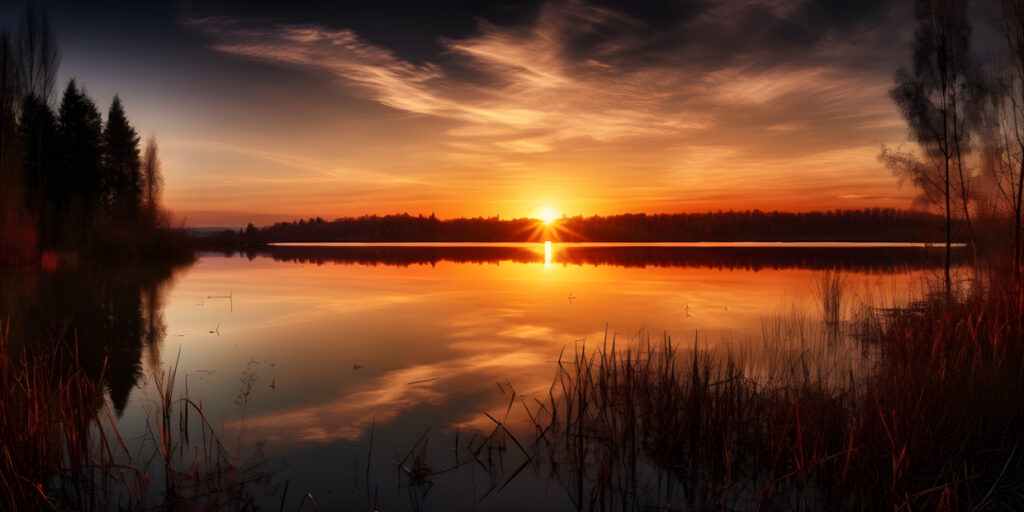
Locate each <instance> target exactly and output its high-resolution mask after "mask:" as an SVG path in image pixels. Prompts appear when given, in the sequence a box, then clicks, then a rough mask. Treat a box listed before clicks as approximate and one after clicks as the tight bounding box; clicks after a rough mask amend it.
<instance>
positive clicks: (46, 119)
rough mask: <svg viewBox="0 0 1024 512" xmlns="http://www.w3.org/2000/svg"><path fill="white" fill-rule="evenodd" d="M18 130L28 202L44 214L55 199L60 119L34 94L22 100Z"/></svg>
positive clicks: (32, 208)
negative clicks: (54, 189)
mask: <svg viewBox="0 0 1024 512" xmlns="http://www.w3.org/2000/svg"><path fill="white" fill-rule="evenodd" d="M18 132H19V134H20V135H21V145H22V169H21V170H22V176H21V182H22V183H23V184H24V187H25V203H26V204H27V206H28V208H29V210H30V211H32V212H34V213H36V214H42V213H43V211H44V210H46V208H47V206H48V205H50V204H52V203H53V202H54V198H53V197H52V195H51V192H52V190H53V186H54V181H55V173H56V171H57V170H56V164H57V162H56V155H55V154H54V153H55V150H56V146H57V118H56V116H54V114H53V110H52V109H51V108H50V106H49V105H47V104H46V102H44V101H43V100H41V99H40V98H39V97H38V96H36V95H34V94H29V95H28V96H25V99H24V100H23V101H22V102H21V116H20V117H19V118H18Z"/></svg>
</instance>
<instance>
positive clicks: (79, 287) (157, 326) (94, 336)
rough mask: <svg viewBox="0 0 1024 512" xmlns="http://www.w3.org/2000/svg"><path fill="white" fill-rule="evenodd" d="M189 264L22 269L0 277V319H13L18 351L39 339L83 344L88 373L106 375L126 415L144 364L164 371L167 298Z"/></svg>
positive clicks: (113, 398)
mask: <svg viewBox="0 0 1024 512" xmlns="http://www.w3.org/2000/svg"><path fill="white" fill-rule="evenodd" d="M186 266H187V264H172V263H154V264H148V265H136V266H98V265H88V264H84V263H83V264H75V265H71V266H65V267H63V268H59V269H57V270H54V271H42V270H41V269H38V268H35V267H20V268H18V269H16V271H13V272H3V273H0V314H2V315H3V316H4V317H5V318H9V319H10V342H11V344H12V346H14V347H17V346H20V345H23V344H27V343H33V342H34V341H35V340H36V339H38V338H40V337H63V338H64V339H67V340H69V341H75V342H77V348H78V352H79V357H80V360H81V362H82V364H83V366H84V368H85V369H86V370H87V371H88V372H89V373H90V374H92V375H94V376H96V377H97V378H98V377H99V376H100V375H102V377H103V381H104V385H105V386H106V390H107V393H108V395H109V398H110V401H111V404H112V405H113V406H114V410H115V411H116V413H117V414H118V415H119V416H120V415H121V414H122V413H123V412H124V410H125V406H126V405H127V403H128V397H129V394H130V392H131V390H132V389H133V388H134V387H135V386H136V385H137V384H138V383H139V381H140V379H141V377H142V376H143V364H145V365H147V366H148V368H149V369H154V368H158V367H159V365H160V349H161V345H162V342H163V341H164V338H165V336H166V334H167V324H166V321H165V318H164V305H165V302H164V300H165V297H166V293H167V290H168V289H169V288H170V286H171V285H172V282H173V279H172V277H173V275H174V274H175V272H176V271H177V270H179V269H181V268H184V267H186Z"/></svg>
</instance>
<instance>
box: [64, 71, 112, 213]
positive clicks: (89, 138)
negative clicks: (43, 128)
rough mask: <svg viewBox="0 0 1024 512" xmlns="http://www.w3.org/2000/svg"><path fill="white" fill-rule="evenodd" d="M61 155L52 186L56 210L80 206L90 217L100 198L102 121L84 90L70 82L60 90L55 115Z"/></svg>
mask: <svg viewBox="0 0 1024 512" xmlns="http://www.w3.org/2000/svg"><path fill="white" fill-rule="evenodd" d="M58 120H59V121H58V133H59V146H60V151H61V162H60V172H59V173H58V176H57V183H55V191H56V195H57V198H58V204H57V206H58V208H66V207H67V206H70V205H71V204H72V203H73V202H75V203H80V205H81V207H82V208H84V209H85V211H84V212H83V213H86V214H92V213H93V212H94V211H95V209H96V208H98V207H99V206H101V204H102V203H101V201H102V196H103V189H104V186H103V185H104V183H103V175H102V164H103V121H102V118H100V113H99V111H98V110H97V109H96V103H94V102H93V101H92V98H90V97H89V96H88V95H87V94H86V93H85V91H84V90H81V89H79V88H78V86H77V84H76V83H75V80H74V79H71V80H70V81H69V82H68V86H67V88H66V89H65V90H64V97H63V98H62V99H61V103H60V109H59V111H58Z"/></svg>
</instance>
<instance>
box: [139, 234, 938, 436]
mask: <svg viewBox="0 0 1024 512" xmlns="http://www.w3.org/2000/svg"><path fill="white" fill-rule="evenodd" d="M533 247H536V248H537V249H539V247H538V246H537V245H533ZM538 252H539V251H538ZM558 254H559V253H558V252H557V250H556V248H555V247H553V244H550V243H545V244H544V254H543V260H542V259H541V258H540V254H537V259H536V260H534V261H533V262H512V261H501V262H497V263H487V262H481V263H454V262H451V261H444V260H441V261H437V262H435V263H427V264H411V265H407V266H402V265H397V266H396V265H392V266H388V265H383V264H376V265H374V264H370V265H360V264H336V263H330V262H328V263H321V264H316V263H309V262H306V263H295V262H286V261H274V260H272V259H269V258H266V257H261V256H260V257H256V258H255V259H253V260H251V261H250V260H248V259H245V258H225V257H203V258H202V259H201V260H200V261H199V262H198V263H197V264H196V265H195V266H194V267H192V268H191V269H190V270H189V271H188V272H187V273H185V274H184V275H182V277H181V278H180V280H179V282H178V284H177V285H176V286H175V288H174V289H173V290H172V291H171V294H170V297H169V300H168V306H167V308H166V310H165V317H166V320H167V339H166V342H165V344H164V348H163V357H164V359H165V360H167V359H169V358H171V357H176V354H177V352H178V349H179V347H180V348H181V362H180V367H181V368H182V369H183V371H186V372H188V382H189V392H190V393H191V394H194V395H196V396H202V397H203V400H204V404H205V407H206V408H207V411H210V414H218V415H220V414H223V415H225V422H226V424H227V425H228V426H229V427H238V428H242V424H241V423H239V422H238V421H233V420H232V418H237V417H238V407H237V405H235V400H236V397H237V394H238V382H239V375H240V374H242V373H243V372H245V371H251V372H255V373H256V374H257V375H258V377H259V380H258V384H257V386H256V389H255V391H254V392H253V393H252V395H251V396H250V397H249V401H248V405H247V409H246V413H245V426H246V428H256V429H257V430H258V431H259V432H260V435H261V437H262V438H263V439H265V440H267V441H270V442H272V446H277V447H279V448H280V449H282V450H283V449H286V447H287V446H289V445H294V444H296V443H298V444H318V443H331V442H339V441H344V440H356V439H361V438H363V436H365V435H366V434H367V432H368V429H369V425H370V423H371V422H372V421H374V418H376V423H377V426H378V427H380V426H381V425H382V424H383V423H386V422H392V421H404V418H407V417H408V415H410V414H413V412H414V411H420V413H419V414H421V415H422V414H428V416H429V417H428V420H429V421H430V422H432V425H433V426H435V427H436V428H439V429H444V428H452V427H455V426H470V425H475V424H478V423H479V422H481V421H484V422H486V421H487V420H486V418H485V417H484V416H483V415H482V412H490V413H492V415H498V414H499V413H501V414H503V413H504V411H505V410H506V408H507V406H508V401H509V398H508V396H507V395H505V394H503V393H501V391H500V390H499V388H498V387H496V386H495V385H494V383H495V382H510V383H512V384H513V385H514V386H515V389H516V391H517V393H519V394H520V395H523V396H529V395H530V394H535V395H536V396H543V395H545V394H546V392H547V389H548V387H549V386H550V384H551V378H552V375H554V372H555V364H554V363H553V361H555V360H556V359H557V356H558V354H559V352H560V351H561V350H562V348H563V347H565V348H566V349H567V351H568V352H569V353H571V351H572V350H573V348H574V347H576V346H578V345H579V344H581V343H600V342H601V341H602V340H603V338H604V335H605V328H606V326H607V329H608V331H607V332H608V333H610V334H616V336H618V338H619V339H620V340H621V339H629V338H631V337H632V336H634V335H635V333H636V332H637V331H638V330H639V329H641V328H647V329H648V330H649V331H650V332H651V333H654V334H655V335H657V336H660V333H662V332H666V333H668V334H670V335H672V336H673V337H675V338H676V339H691V340H692V339H693V336H694V332H695V331H696V332H699V334H700V337H701V339H702V340H705V341H706V342H707V343H711V344H714V343H718V342H719V340H726V341H728V342H729V343H731V344H733V345H743V344H752V343H757V339H758V336H759V335H760V332H761V322H762V320H763V319H765V318H767V317H769V316H771V315H774V314H778V313H780V312H783V311H786V310H787V308H789V307H791V306H792V305H794V304H795V305H798V306H800V307H802V308H803V310H804V311H816V309H815V308H816V306H815V305H814V298H813V291H812V289H813V283H814V279H815V278H816V277H817V276H818V273H817V272H815V271H811V270H799V269H796V270H774V269H762V270H759V271H753V270H742V269H738V270H728V269H717V268H712V269H709V268H692V267H688V268H684V267H656V266H648V267H643V268H641V267H622V266H609V265H594V264H585V265H574V264H562V265H557V266H555V265H554V263H557V261H558V260H557V256H558ZM848 277H849V279H850V281H851V283H853V284H852V286H857V287H862V288H864V289H873V290H880V292H879V293H883V294H887V295H889V296H895V297H897V298H899V297H906V296H908V295H909V294H910V293H911V292H910V291H909V290H910V289H911V284H912V283H914V282H916V280H917V279H918V276H916V275H912V274H896V275H870V274H848ZM858 289H859V288H858ZM229 293H230V295H231V296H232V297H233V298H232V304H228V302H227V301H221V300H216V299H213V298H211V297H217V296H222V295H227V294H229ZM901 294H903V295H901ZM705 341H702V343H703V342H705ZM169 354H170V355H169ZM254 362H255V363H258V364H256V365H255V366H254ZM150 380H151V379H150ZM271 383H273V384H274V387H273V389H271V388H270V387H269V385H270V384H271ZM424 408H426V410H427V411H428V412H423V410H424ZM429 411H434V412H429ZM441 411H444V412H443V413H442V412H441ZM431 414H432V415H431ZM418 421H424V420H423V418H422V417H421V418H420V420H418Z"/></svg>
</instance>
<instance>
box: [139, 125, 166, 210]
mask: <svg viewBox="0 0 1024 512" xmlns="http://www.w3.org/2000/svg"><path fill="white" fill-rule="evenodd" d="M157 153H158V146H157V142H156V137H155V136H153V137H150V138H149V139H148V140H146V148H145V149H144V150H143V151H142V195H143V202H144V203H145V205H146V208H147V209H148V210H149V211H150V212H152V213H153V214H154V215H155V214H157V213H158V212H159V210H160V201H161V197H160V196H161V194H162V193H163V188H164V176H163V172H162V170H161V168H160V167H161V166H160V157H159V155H158V154H157Z"/></svg>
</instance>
